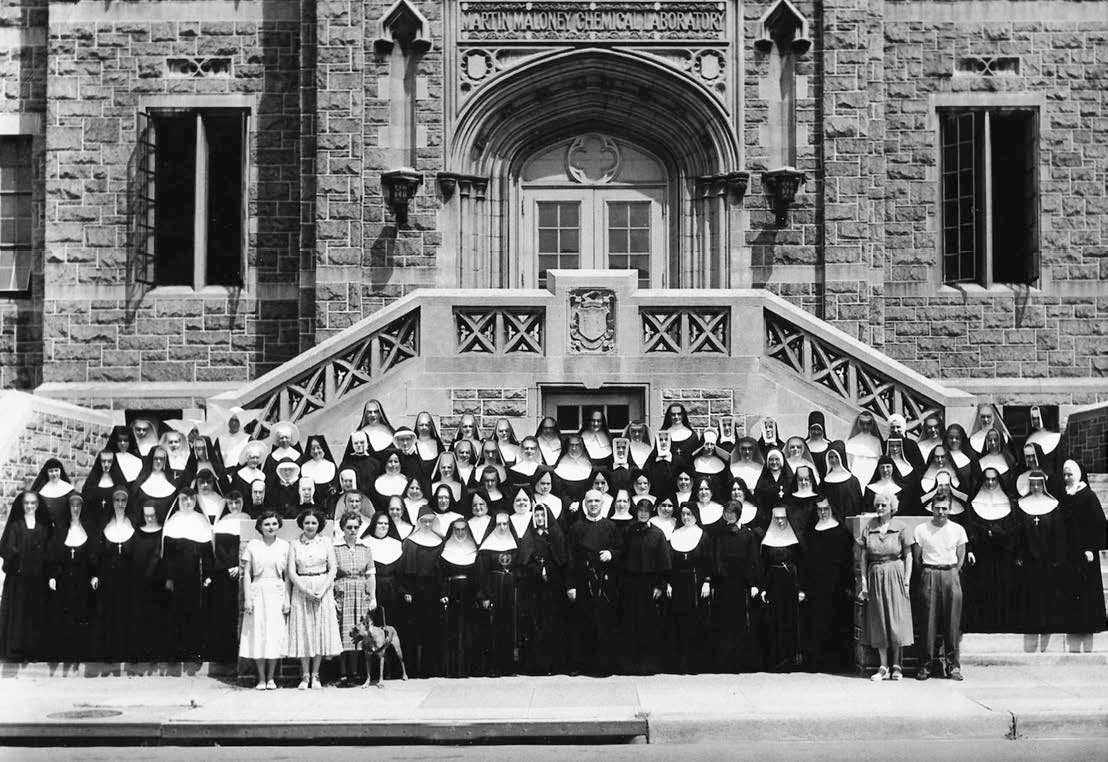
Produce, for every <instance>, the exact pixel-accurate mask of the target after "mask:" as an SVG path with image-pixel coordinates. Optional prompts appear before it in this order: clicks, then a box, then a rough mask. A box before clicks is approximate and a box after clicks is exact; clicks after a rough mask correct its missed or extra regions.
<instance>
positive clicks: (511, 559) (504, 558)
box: [477, 512, 520, 677]
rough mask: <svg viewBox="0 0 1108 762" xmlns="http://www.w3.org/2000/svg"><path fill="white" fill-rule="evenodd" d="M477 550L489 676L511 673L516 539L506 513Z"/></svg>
mask: <svg viewBox="0 0 1108 762" xmlns="http://www.w3.org/2000/svg"><path fill="white" fill-rule="evenodd" d="M493 521H494V525H493V530H492V533H491V534H490V535H489V536H488V537H486V538H485V541H484V542H482V543H481V548H480V550H478V551H477V579H478V589H477V600H478V601H479V602H480V604H481V606H482V608H484V609H485V610H486V611H488V612H489V617H490V625H489V631H490V638H489V676H490V677H500V676H502V675H514V674H515V673H516V664H517V659H518V656H519V609H520V606H519V597H518V594H519V590H518V587H517V581H518V577H519V573H520V551H519V543H518V542H517V540H516V537H515V534H514V533H513V531H512V524H511V519H510V518H509V517H508V514H507V513H504V512H501V513H497V514H496V515H495V517H494V519H493Z"/></svg>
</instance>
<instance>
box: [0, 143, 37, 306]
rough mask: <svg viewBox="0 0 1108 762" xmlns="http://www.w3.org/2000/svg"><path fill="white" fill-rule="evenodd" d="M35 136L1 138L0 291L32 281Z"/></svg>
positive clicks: (20, 289)
mask: <svg viewBox="0 0 1108 762" xmlns="http://www.w3.org/2000/svg"><path fill="white" fill-rule="evenodd" d="M31 174H32V173H31V137H30V136H29V135H4V136H0V292H4V293H10V294H20V293H26V292H27V291H28V290H29V289H30V282H31V216H32V215H31Z"/></svg>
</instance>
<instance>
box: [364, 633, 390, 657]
mask: <svg viewBox="0 0 1108 762" xmlns="http://www.w3.org/2000/svg"><path fill="white" fill-rule="evenodd" d="M390 643H392V632H390V631H389V630H385V642H384V643H382V644H381V647H380V648H374V649H372V650H371V649H366V652H367V653H368V654H370V655H371V656H377V655H378V654H380V653H382V652H383V651H384V650H385V649H387V648H388V647H389V644H390Z"/></svg>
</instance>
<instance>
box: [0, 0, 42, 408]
mask: <svg viewBox="0 0 1108 762" xmlns="http://www.w3.org/2000/svg"><path fill="white" fill-rule="evenodd" d="M46 12H47V0H0V34H3V35H4V37H3V41H0V117H11V116H14V115H15V114H25V115H26V114H38V115H41V114H42V113H43V112H44V111H45V110H46V46H45V38H46ZM44 148H45V145H44V143H43V140H42V137H41V135H39V136H37V137H35V139H34V141H33V144H32V151H33V157H32V168H33V177H34V192H33V195H32V198H31V203H32V210H33V211H32V214H33V219H34V220H35V223H34V227H33V229H32V239H31V242H32V247H33V253H32V263H33V264H32V275H31V294H30V296H28V297H18V298H10V297H6V296H0V388H2V389H9V388H15V389H29V388H32V387H34V386H35V385H37V384H38V383H40V382H41V381H42V286H43V281H42V214H43V197H44V196H43V186H42V177H43V171H44V167H45V153H44Z"/></svg>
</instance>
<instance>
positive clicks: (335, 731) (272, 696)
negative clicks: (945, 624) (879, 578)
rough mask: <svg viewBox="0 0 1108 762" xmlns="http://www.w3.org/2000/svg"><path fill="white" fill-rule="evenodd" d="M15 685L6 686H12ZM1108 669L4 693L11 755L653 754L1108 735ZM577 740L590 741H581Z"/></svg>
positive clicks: (17, 680) (168, 680)
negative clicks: (774, 745)
mask: <svg viewBox="0 0 1108 762" xmlns="http://www.w3.org/2000/svg"><path fill="white" fill-rule="evenodd" d="M9 674H10V673H9ZM1106 685H1108V666H1105V665H1103V664H1097V663H1092V664H1081V665H1063V666H1033V667H1028V666H1017V667H1013V666H996V667H982V668H976V669H968V670H967V674H966V681H965V682H963V683H955V682H951V681H949V680H942V679H932V680H930V681H928V682H925V683H918V682H916V681H915V680H913V679H911V678H909V679H907V680H905V681H903V682H901V683H893V682H883V683H872V682H870V681H869V680H866V679H861V678H856V677H847V676H836V675H808V674H795V675H771V674H762V673H759V674H750V675H737V676H736V675H699V676H676V675H658V676H653V677H611V678H605V679H595V678H587V677H573V678H571V677H542V678H537V677H515V678H499V679H484V678H475V679H468V680H446V679H434V680H411V681H408V682H406V683H405V682H400V681H387V682H386V683H385V687H384V688H381V689H377V688H373V689H364V690H363V689H361V688H350V689H338V688H324V689H323V690H321V691H298V690H295V689H293V688H284V689H281V690H278V691H268V692H259V691H254V690H253V689H251V688H242V687H238V686H237V685H232V684H230V683H228V682H226V681H223V680H221V679H217V678H212V677H205V676H194V677H188V676H183V677H157V676H143V677H102V678H87V677H83V676H77V675H70V676H67V677H59V676H53V677H46V676H28V673H26V672H25V673H23V675H22V676H19V677H8V678H6V679H3V680H0V686H2V690H0V694H2V695H0V741H2V740H4V739H7V740H8V742H20V741H27V740H29V739H35V738H42V737H44V736H45V737H55V738H62V739H65V740H66V742H70V743H72V742H76V743H81V742H90V743H98V742H106V743H110V742H113V741H116V742H118V741H121V740H132V741H142V742H144V743H153V744H158V743H163V744H169V743H172V744H190V743H213V742H220V743H235V742H241V743H257V742H260V741H263V740H265V739H282V740H284V741H286V742H311V741H318V740H324V739H326V740H329V741H341V742H344V743H355V744H357V743H398V742H403V743H409V744H411V743H474V742H476V743H480V742H490V741H491V742H497V743H503V742H506V741H513V740H514V741H516V742H526V741H527V740H538V739H547V740H551V739H553V740H558V741H562V742H566V741H569V740H572V739H591V740H594V741H602V740H607V741H613V742H626V741H639V742H642V741H648V742H650V743H685V744H688V743H727V742H730V741H739V740H746V741H759V740H795V741H803V740H820V739H824V740H839V739H849V738H863V737H872V736H873V734H874V733H880V734H882V735H883V736H884V737H894V738H915V739H925V738H1006V737H1007V738H1018V737H1031V738H1060V737H1065V738H1071V737H1108V690H1106V689H1105V686H1106ZM578 742H581V741H580V740H578Z"/></svg>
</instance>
